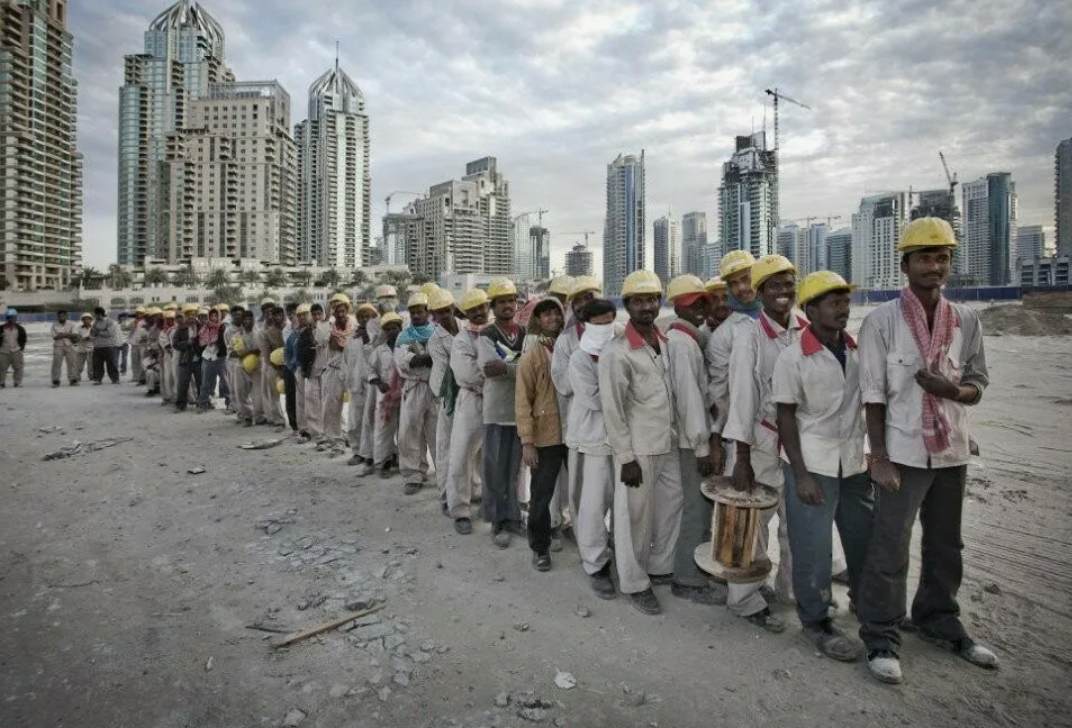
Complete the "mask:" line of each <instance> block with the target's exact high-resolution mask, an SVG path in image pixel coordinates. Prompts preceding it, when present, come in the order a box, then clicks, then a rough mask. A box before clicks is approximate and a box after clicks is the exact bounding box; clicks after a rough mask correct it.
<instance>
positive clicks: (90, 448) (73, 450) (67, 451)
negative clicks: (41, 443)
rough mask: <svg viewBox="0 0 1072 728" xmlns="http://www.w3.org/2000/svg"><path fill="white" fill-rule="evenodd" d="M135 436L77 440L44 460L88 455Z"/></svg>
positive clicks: (127, 440)
mask: <svg viewBox="0 0 1072 728" xmlns="http://www.w3.org/2000/svg"><path fill="white" fill-rule="evenodd" d="M133 439H134V438H133V437H109V438H106V439H104V440H97V441H96V442H79V441H78V440H75V442H74V444H72V445H70V446H69V447H61V448H60V449H59V450H57V451H56V452H54V453H50V454H48V455H45V456H44V457H43V458H41V459H42V460H45V461H46V462H47V461H49V460H63V459H65V458H76V457H80V456H82V455H88V454H89V453H91V452H97V451H98V450H103V449H105V448H107V447H115V446H116V445H121V444H123V443H124V442H130V441H131V440H133Z"/></svg>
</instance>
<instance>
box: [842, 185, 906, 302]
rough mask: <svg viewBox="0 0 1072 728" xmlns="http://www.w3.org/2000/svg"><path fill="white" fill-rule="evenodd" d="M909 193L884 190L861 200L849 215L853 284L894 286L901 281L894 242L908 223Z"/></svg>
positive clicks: (892, 287)
mask: <svg viewBox="0 0 1072 728" xmlns="http://www.w3.org/2000/svg"><path fill="white" fill-rule="evenodd" d="M908 215H909V194H908V193H907V192H887V193H883V194H879V195H871V196H870V197H865V198H863V199H862V200H860V209H859V212H857V213H855V214H854V215H853V216H852V256H851V257H852V277H851V280H852V282H853V283H856V284H857V285H859V286H861V287H863V288H869V289H894V288H900V287H901V286H902V284H903V282H904V281H903V276H902V275H901V254H900V253H898V252H897V243H898V242H899V241H900V239H901V230H902V229H904V226H905V225H907V224H908Z"/></svg>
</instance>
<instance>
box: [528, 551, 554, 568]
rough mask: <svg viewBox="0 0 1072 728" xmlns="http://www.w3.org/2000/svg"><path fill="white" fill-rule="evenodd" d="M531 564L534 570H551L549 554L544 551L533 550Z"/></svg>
mask: <svg viewBox="0 0 1072 728" xmlns="http://www.w3.org/2000/svg"><path fill="white" fill-rule="evenodd" d="M532 565H533V567H535V569H536V571H550V570H551V554H549V553H544V554H538V553H535V552H533V554H532Z"/></svg>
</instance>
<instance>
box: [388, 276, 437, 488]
mask: <svg viewBox="0 0 1072 728" xmlns="http://www.w3.org/2000/svg"><path fill="white" fill-rule="evenodd" d="M406 310H407V311H408V312H409V317H410V325H409V326H407V327H405V328H404V329H403V330H402V333H401V334H400V335H399V337H398V340H397V342H396V344H395V349H394V357H395V365H396V367H397V369H398V374H399V376H400V377H401V378H402V391H404V392H405V393H406V396H405V397H403V398H402V403H401V407H400V411H399V421H398V464H399V470H400V471H401V473H402V478H403V480H404V481H405V490H404V492H405V494H406V495H415V494H416V493H417V491H419V490H420V489H421V488H422V487H423V486H424V482H425V479H426V477H427V474H428V462H427V456H426V453H427V452H428V451H429V449H431V450H432V453H433V460H434V457H435V455H436V427H437V409H438V408H437V405H436V400H435V396H436V393H435V392H433V391H432V387H431V385H430V383H429V380H430V378H431V373H432V356H431V353H430V352H429V347H430V345H431V340H432V337H433V336H434V335H435V332H436V326H435V324H433V323H431V321H430V317H431V312H430V310H429V297H428V295H427V294H425V293H423V292H422V291H417V292H416V293H414V294H412V295H411V296H410V297H409V301H408V302H407V303H406Z"/></svg>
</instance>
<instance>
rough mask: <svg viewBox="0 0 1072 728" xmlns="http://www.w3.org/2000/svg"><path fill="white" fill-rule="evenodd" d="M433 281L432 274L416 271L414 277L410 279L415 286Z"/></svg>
mask: <svg viewBox="0 0 1072 728" xmlns="http://www.w3.org/2000/svg"><path fill="white" fill-rule="evenodd" d="M431 282H432V276H429V275H425V274H424V273H415V274H414V275H413V278H412V279H411V280H410V283H411V284H412V285H414V286H422V285H424V284H425V283H431Z"/></svg>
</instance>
